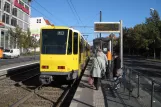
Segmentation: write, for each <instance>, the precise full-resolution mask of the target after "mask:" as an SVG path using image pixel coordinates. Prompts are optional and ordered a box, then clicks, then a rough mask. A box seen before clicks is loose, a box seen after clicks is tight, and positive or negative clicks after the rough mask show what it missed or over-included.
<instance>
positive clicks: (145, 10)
mask: <svg viewBox="0 0 161 107" xmlns="http://www.w3.org/2000/svg"><path fill="white" fill-rule="evenodd" d="M73 7H74V8H73ZM150 8H153V9H155V10H157V11H158V13H159V15H160V16H161V0H32V2H31V17H44V18H45V19H47V20H49V21H50V22H51V23H52V24H54V25H55V26H60V25H61V26H69V27H70V26H73V27H74V28H75V29H77V30H79V31H80V32H81V33H82V34H84V35H88V37H85V38H87V40H88V42H92V40H93V39H94V38H95V36H96V33H94V29H93V28H94V22H99V21H100V11H102V22H119V21H120V20H122V21H123V27H134V26H135V25H136V24H140V23H143V22H145V19H146V18H147V17H150ZM84 26H87V27H84ZM108 35H109V34H105V33H104V34H102V36H103V37H105V36H108Z"/></svg>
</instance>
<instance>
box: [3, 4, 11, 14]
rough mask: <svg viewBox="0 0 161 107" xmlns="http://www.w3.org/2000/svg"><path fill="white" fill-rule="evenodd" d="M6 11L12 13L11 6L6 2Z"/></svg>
mask: <svg viewBox="0 0 161 107" xmlns="http://www.w3.org/2000/svg"><path fill="white" fill-rule="evenodd" d="M4 11H6V12H8V13H10V4H9V3H7V2H5V5H4Z"/></svg>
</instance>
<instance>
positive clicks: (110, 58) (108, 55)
mask: <svg viewBox="0 0 161 107" xmlns="http://www.w3.org/2000/svg"><path fill="white" fill-rule="evenodd" d="M106 57H107V59H108V63H109V64H108V70H107V73H108V78H109V79H111V80H112V79H113V72H112V66H111V63H112V54H111V52H110V50H109V49H108V51H107V54H106Z"/></svg>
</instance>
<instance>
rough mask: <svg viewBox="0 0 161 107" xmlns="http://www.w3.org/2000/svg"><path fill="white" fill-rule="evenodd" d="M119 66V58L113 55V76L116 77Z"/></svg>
mask: <svg viewBox="0 0 161 107" xmlns="http://www.w3.org/2000/svg"><path fill="white" fill-rule="evenodd" d="M120 68H121V59H120V57H119V56H117V55H115V59H114V68H113V77H117V70H118V69H120Z"/></svg>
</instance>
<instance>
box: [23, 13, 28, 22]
mask: <svg viewBox="0 0 161 107" xmlns="http://www.w3.org/2000/svg"><path fill="white" fill-rule="evenodd" d="M24 21H25V22H29V15H28V14H26V13H24Z"/></svg>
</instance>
